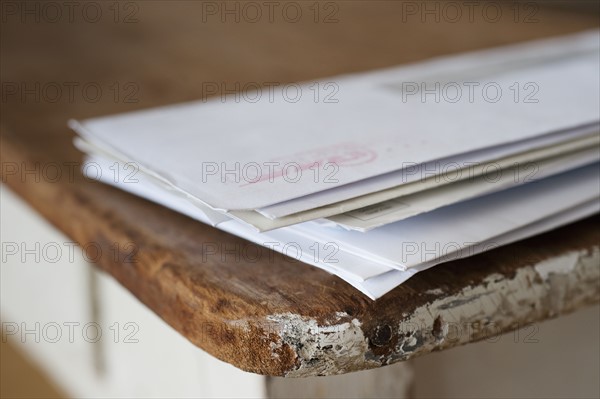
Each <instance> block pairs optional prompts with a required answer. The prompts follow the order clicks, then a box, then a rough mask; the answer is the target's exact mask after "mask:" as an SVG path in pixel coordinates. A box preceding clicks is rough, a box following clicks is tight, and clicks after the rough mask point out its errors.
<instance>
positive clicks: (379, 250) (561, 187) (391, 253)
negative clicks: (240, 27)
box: [286, 163, 600, 270]
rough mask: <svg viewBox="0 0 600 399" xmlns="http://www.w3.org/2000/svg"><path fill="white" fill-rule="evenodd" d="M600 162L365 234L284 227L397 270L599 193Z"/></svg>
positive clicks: (313, 225)
mask: <svg viewBox="0 0 600 399" xmlns="http://www.w3.org/2000/svg"><path fill="white" fill-rule="evenodd" d="M599 181H600V165H599V164H598V163H595V164H593V165H589V166H585V167H583V168H579V169H577V170H573V171H569V172H565V173H562V174H560V175H556V176H552V177H547V178H545V179H542V180H538V181H535V182H532V183H527V184H524V185H522V186H518V187H515V188H511V189H508V190H504V191H501V192H497V193H493V194H490V195H486V196H483V197H478V198H475V199H472V200H469V201H464V202H460V203H457V204H454V205H450V206H447V207H443V208H440V209H437V210H435V211H432V212H428V213H424V214H421V215H418V216H414V217H412V218H408V219H405V220H401V221H399V222H395V223H391V224H388V225H386V226H383V227H380V228H377V229H374V230H371V231H368V232H366V233H361V232H357V231H347V230H345V229H342V228H324V227H323V226H321V225H319V224H317V223H314V222H309V223H303V224H299V225H295V226H290V227H286V229H293V230H297V231H300V232H302V233H303V234H304V235H305V236H309V237H312V238H313V240H319V241H324V242H335V243H337V244H338V245H339V247H340V249H341V250H345V251H348V252H350V253H353V254H356V255H358V256H362V257H365V258H369V259H373V260H376V261H378V262H381V263H383V264H386V265H388V266H392V267H395V268H397V269H399V270H405V269H407V268H410V267H416V266H419V265H420V264H423V263H427V262H432V261H436V260H438V259H440V258H442V257H443V256H444V255H446V254H448V253H452V252H455V251H462V250H463V249H464V248H468V247H470V246H471V244H472V243H480V242H483V241H485V240H487V239H489V238H490V237H494V236H497V235H500V234H504V233H506V232H509V231H511V230H515V229H517V228H520V227H521V226H524V225H527V224H530V223H533V222H536V221H538V220H542V219H544V218H546V217H549V216H552V215H554V214H557V213H559V212H562V211H564V210H565V209H569V208H572V207H574V206H577V205H580V204H582V203H584V202H587V201H590V200H593V199H597V198H599V197H600V185H599V184H598V182H599Z"/></svg>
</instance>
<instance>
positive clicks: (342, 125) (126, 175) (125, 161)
mask: <svg viewBox="0 0 600 399" xmlns="http://www.w3.org/2000/svg"><path fill="white" fill-rule="evenodd" d="M599 59H600V53H599V32H598V31H593V32H584V33H582V34H577V35H572V36H567V37H560V38H554V39H549V40H543V41H536V42H529V43H524V44H519V45H515V46H511V47H505V48H499V49H490V50H485V51H479V52H475V53H468V54H462V55H458V56H452V57H446V58H438V59H433V60H428V61H427V62H422V63H418V64H412V65H407V66H402V67H395V68H390V69H385V70H379V71H375V72H367V73H359V74H353V75H345V76H339V77H335V78H330V79H323V80H320V81H316V82H308V83H306V84H272V85H269V86H268V87H260V88H259V87H258V86H256V87H254V90H253V91H251V92H250V91H247V92H243V93H234V94H228V95H226V96H213V97H210V98H203V99H202V100H199V101H197V102H192V103H185V104H177V105H172V106H166V107H161V108H155V109H150V110H144V111H139V112H132V113H127V114H121V115H116V116H108V117H100V118H95V119H89V120H84V121H79V122H78V121H72V122H71V126H72V128H73V129H74V130H76V131H77V133H78V137H77V139H76V140H75V144H76V145H77V147H78V148H79V149H81V150H82V151H83V152H85V153H86V154H87V159H88V162H90V163H91V162H93V163H94V165H95V166H96V167H94V168H90V167H84V173H86V174H87V175H89V177H92V178H93V177H96V178H99V179H101V180H102V181H103V182H105V183H107V184H112V185H116V186H117V187H119V188H121V189H123V190H126V191H129V192H131V193H133V194H135V195H138V196H141V197H144V198H146V199H149V200H151V201H154V202H157V203H159V204H161V205H163V206H165V207H168V208H171V209H174V210H176V211H178V212H181V213H183V214H185V215H187V216H189V217H191V218H194V219H197V220H198V221H200V222H203V223H207V224H210V225H212V226H214V227H216V228H219V229H222V230H224V231H227V232H229V233H231V234H235V235H237V236H240V237H243V238H244V239H247V240H250V241H253V242H255V243H258V244H260V245H265V246H268V247H270V248H272V249H273V250H275V251H280V252H282V253H284V254H286V255H288V256H291V257H295V258H297V259H299V260H301V261H303V262H305V263H308V264H311V265H313V266H315V267H319V268H322V269H324V270H326V271H328V272H330V273H333V274H335V275H337V276H339V277H341V278H342V279H344V280H346V281H347V282H348V283H350V284H351V285H353V286H354V287H356V288H357V289H358V290H360V291H361V292H363V293H364V294H366V295H367V296H369V297H371V298H373V299H376V298H378V297H381V296H382V295H384V294H385V293H386V292H388V291H390V290H391V289H393V288H394V287H396V286H398V285H400V284H402V283H403V282H404V281H406V280H407V279H408V278H410V277H411V276H412V275H414V274H415V273H417V272H419V271H422V270H425V269H427V268H430V267H433V266H435V265H437V264H440V263H442V262H446V261H448V260H453V259H457V258H462V257H466V256H471V255H474V254H477V253H480V252H482V251H486V250H489V249H491V248H495V247H498V246H500V245H505V244H508V243H510V242H513V241H516V240H521V239H524V238H526V237H529V236H532V235H536V234H540V233H542V232H544V231H547V230H550V229H554V228H556V227H558V226H561V225H564V224H567V223H570V222H573V221H575V220H578V219H581V218H585V217H587V216H589V215H592V214H594V213H596V212H598V210H599V206H600V205H599V199H598V198H599V194H600V193H599V190H600V189H599V177H600V176H599V158H600V154H599V137H600V133H599V132H600V101H599V97H600V95H599V93H600V82H599V76H600V73H599V71H600V67H599ZM98 166H100V167H101V168H102V170H103V171H104V173H98V171H97V167H98ZM115 167H117V168H115ZM115 172H119V173H117V175H118V176H119V178H115V176H116V175H115ZM200 244H201V243H199V245H200Z"/></svg>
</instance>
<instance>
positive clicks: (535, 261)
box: [0, 1, 600, 376]
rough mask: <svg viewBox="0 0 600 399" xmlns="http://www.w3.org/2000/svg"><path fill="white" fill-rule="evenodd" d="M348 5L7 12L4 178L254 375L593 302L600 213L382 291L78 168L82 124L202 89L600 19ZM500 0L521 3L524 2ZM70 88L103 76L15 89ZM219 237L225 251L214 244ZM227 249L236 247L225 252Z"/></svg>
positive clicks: (392, 350)
mask: <svg viewBox="0 0 600 399" xmlns="http://www.w3.org/2000/svg"><path fill="white" fill-rule="evenodd" d="M231 3H235V2H231ZM297 4H301V5H302V9H303V10H306V9H307V8H306V7H308V6H307V5H306V3H303V2H300V3H297ZM336 4H337V6H338V12H337V13H336V17H337V19H338V22H336V23H315V22H314V20H313V19H312V18H303V19H301V20H300V21H299V22H297V23H291V22H288V21H285V20H278V19H276V20H275V21H274V22H272V23H271V22H269V21H267V20H264V19H263V20H261V21H260V22H258V23H248V22H244V21H241V22H239V23H236V22H235V21H231V20H228V21H226V22H225V23H223V22H221V20H220V18H205V17H206V15H204V14H203V13H202V10H203V8H202V7H205V6H203V3H202V2H193V1H181V2H168V4H167V2H162V1H143V2H138V3H137V5H138V8H139V9H138V11H137V13H136V18H137V20H138V21H137V22H135V23H129V24H125V23H115V22H114V20H113V18H112V16H111V17H106V18H102V19H101V20H100V21H99V22H97V23H89V22H87V21H85V20H83V19H82V18H79V19H78V18H75V19H76V20H75V21H74V22H73V23H68V22H64V21H63V22H62V23H49V22H47V21H46V22H45V23H44V21H42V22H40V23H37V22H35V21H33V22H32V21H31V20H29V21H27V20H26V21H25V22H23V21H21V20H20V19H9V20H8V21H7V22H6V23H3V24H2V27H1V38H0V41H1V48H2V57H1V59H2V61H1V62H2V64H1V72H2V89H3V97H2V126H3V127H2V141H1V143H2V146H1V155H2V165H3V167H2V179H3V182H5V183H7V184H8V186H9V187H10V188H11V189H13V190H15V191H16V192H17V193H18V194H19V195H21V196H22V197H23V198H25V199H26V200H27V201H28V202H29V203H31V205H32V206H34V207H35V208H36V209H37V210H38V211H39V212H40V213H41V214H43V215H44V216H45V217H46V218H47V219H48V220H49V221H50V222H52V223H53V224H54V225H56V226H57V227H58V228H59V229H61V230H63V231H64V232H65V233H66V234H68V235H69V236H70V237H72V238H73V239H75V240H77V241H78V242H79V243H81V244H82V245H85V244H89V243H95V244H97V245H99V246H100V248H102V250H103V251H102V253H103V254H104V255H103V256H99V257H97V258H98V259H97V265H98V266H99V267H100V268H102V269H103V270H105V271H107V272H108V273H110V274H111V275H112V276H114V277H115V278H116V279H117V280H118V281H120V282H121V284H123V285H124V286H125V287H127V288H128V289H129V290H130V291H131V292H132V293H133V294H134V295H136V296H137V297H138V298H139V299H140V300H141V301H142V302H143V303H145V304H146V305H147V306H148V307H150V308H151V309H152V310H153V311H154V312H156V314H158V315H159V316H160V317H162V318H163V319H164V320H165V321H166V322H167V323H169V324H170V325H171V326H173V327H174V328H175V329H176V330H177V331H179V332H180V333H181V334H182V335H183V336H185V337H186V338H187V339H189V340H190V341H191V342H193V343H194V344H196V345H197V346H199V347H201V348H203V349H204V350H206V351H207V352H209V353H211V354H213V355H214V356H216V357H218V358H220V359H222V360H224V361H226V362H229V363H231V364H233V365H235V366H237V367H239V368H242V369H244V370H248V371H251V372H255V373H261V374H268V375H286V376H306V375H327V374H337V373H345V372H350V371H355V370H360V369H364V368H373V367H379V366H381V365H385V364H388V363H391V362H395V361H399V360H405V359H408V358H411V357H413V356H416V355H420V354H424V353H427V352H430V351H433V350H439V349H444V348H448V347H452V346H455V345H459V344H464V343H467V342H470V341H474V340H478V339H483V338H485V337H486V336H488V335H489V334H490V333H499V332H502V331H507V330H510V329H514V328H518V327H520V326H523V325H524V324H526V323H530V322H534V321H537V320H543V319H546V318H549V317H554V316H556V315H558V314H560V313H563V312H568V311H572V310H574V309H576V308H578V307H580V306H583V305H585V304H589V303H594V302H597V301H598V300H599V298H600V287H599V285H598V279H599V271H598V264H597V263H598V259H599V255H598V251H599V250H598V242H599V241H600V240H599V239H600V232H599V231H598V228H597V227H596V226H597V222H598V219H597V218H592V219H588V220H585V221H582V222H579V223H575V224H572V225H570V226H567V227H565V228H562V229H559V230H556V231H553V232H550V233H548V234H544V235H541V236H539V237H535V238H533V239H529V240H526V241H523V242H519V243H517V244H514V245H510V246H507V247H503V248H498V249H495V250H493V251H490V252H488V253H484V254H481V255H478V256H475V257H472V258H469V259H465V260H461V261H455V262H449V263H447V264H444V265H442V266H438V267H436V268H435V271H434V272H431V271H430V272H424V273H421V274H419V275H417V276H416V277H414V278H412V279H411V280H410V281H408V282H407V283H406V284H403V285H402V286H400V287H398V288H397V289H395V290H394V291H392V292H391V293H389V294H388V295H386V296H384V297H383V298H382V299H380V300H378V301H375V302H373V301H371V300H369V299H368V298H366V297H365V296H363V295H362V294H360V293H359V292H357V291H356V290H354V289H353V288H352V287H350V286H349V285H347V284H346V283H344V282H343V281H342V280H340V279H339V278H337V277H334V276H331V275H329V274H327V273H325V272H323V271H320V270H318V269H316V268H313V267H310V266H308V265H305V264H302V263H300V262H297V261H294V260H292V259H289V258H285V257H283V256H282V255H279V254H275V253H273V252H271V251H269V250H267V249H265V248H261V247H257V246H255V245H253V244H251V243H248V242H246V241H244V240H242V239H240V238H237V237H234V236H231V235H228V234H226V233H223V232H221V231H219V230H216V229H213V228H211V227H209V226H205V225H202V224H200V223H198V222H195V221H193V220H191V219H188V218H186V217H184V216H182V215H179V214H177V213H174V212H172V211H170V210H168V209H165V208H162V207H160V206H157V205H155V204H152V203H149V202H147V201H144V200H142V199H139V198H136V197H133V196H131V195H128V194H126V193H124V192H121V191H119V190H115V189H113V188H110V187H107V186H104V185H101V184H98V183H96V182H92V181H90V180H88V179H84V178H83V177H82V176H81V175H80V173H79V172H78V168H77V167H78V166H80V163H81V155H80V154H79V153H78V152H77V151H76V150H75V149H74V148H73V146H72V145H71V140H72V138H73V133H72V132H70V131H69V130H68V129H67V127H66V121H67V120H68V119H69V118H77V119H83V118H87V117H92V116H100V115H107V114H112V113H117V112H126V111H131V110H135V109H142V108H147V107H151V106H158V105H164V104H171V103H175V102H181V101H187V100H193V99H197V98H200V97H202V95H203V91H202V89H203V83H206V82H217V83H219V84H220V83H225V84H226V85H228V86H227V87H234V86H235V83H236V82H239V83H241V85H242V86H243V85H244V84H245V83H248V82H257V83H259V84H264V83H265V82H281V83H285V82H294V81H303V80H311V79H316V78H323V77H327V76H332V75H336V74H341V73H349V72H358V71H363V70H369V69H373V68H379V67H386V66H392V65H396V64H401V63H407V62H414V61H418V60H421V59H425V58H429V57H433V56H438V55H443V54H449V53H454V52H459V51H467V50H474V49H479V48H485V47H489V46H495V45H501V44H507V43H512V42H517V41H523V40H528V39H534V38H539V37H546V36H551V35H559V34H563V33H568V32H574V31H579V30H583V29H587V28H595V27H597V26H598V19H597V16H596V15H594V14H590V13H587V14H581V13H576V12H571V11H566V10H561V9H555V8H552V7H544V6H542V7H540V9H539V10H538V12H537V13H536V19H537V20H538V22H536V23H515V21H514V19H513V18H512V17H506V18H501V19H500V21H498V22H497V23H490V22H488V21H486V20H484V19H483V18H476V19H475V21H474V22H470V21H468V20H466V19H463V20H461V21H460V22H457V23H449V22H447V21H446V22H444V21H442V22H440V23H435V22H433V23H432V22H431V21H429V22H427V23H423V22H422V21H421V19H420V18H416V19H415V18H408V19H406V20H405V18H404V17H403V14H402V10H403V9H402V2H392V1H374V2H361V1H344V2H338V3H336ZM498 4H502V7H503V10H504V12H505V13H510V12H511V3H498ZM105 12H106V13H108V12H109V11H108V10H105ZM306 12H308V11H306ZM107 15H109V16H110V14H107ZM204 19H207V21H206V22H203V21H204ZM65 82H75V83H76V84H77V87H83V86H85V85H86V84H90V83H93V84H94V85H96V86H99V87H101V88H102V89H103V95H101V96H100V98H99V100H98V101H96V102H93V101H90V100H89V99H86V98H85V97H84V96H83V95H82V94H81V93H80V92H79V91H75V95H74V98H73V99H72V101H71V99H70V98H68V96H66V95H63V96H62V97H61V98H60V99H58V100H57V101H55V102H52V101H49V96H47V95H41V96H40V98H39V101H38V99H37V98H36V95H35V94H25V95H19V94H16V95H15V94H10V93H11V92H10V90H11V89H12V88H14V87H15V85H16V86H17V87H19V88H20V87H22V85H25V86H24V87H25V88H31V87H35V84H36V83H38V84H40V87H44V85H46V87H49V86H48V84H49V83H58V84H59V85H61V86H63V87H64V86H65ZM115 83H117V84H118V86H119V89H118V90H117V93H118V94H119V97H118V98H115V96H114V90H113V89H111V87H113V88H114V87H115V86H114V85H115ZM128 83H132V84H133V85H134V87H136V88H139V91H138V92H137V93H136V94H135V95H134V96H133V97H132V98H133V99H135V100H138V101H137V102H124V95H126V94H131V93H129V92H128V91H125V90H124V87H125V85H126V84H128ZM7 90H8V92H7ZM46 94H48V93H46ZM167 134H168V133H167ZM49 165H58V166H59V167H61V168H62V170H63V174H62V178H60V179H52V178H49V177H48V173H49V172H48V170H49V167H50V166H49ZM14 168H16V169H14ZM26 170H38V171H39V172H38V174H37V175H36V173H29V174H27V173H23V172H24V171H26ZM44 170H45V171H46V172H44ZM71 170H75V173H74V175H73V178H71V176H70V175H69V172H70V171H71ZM37 177H39V178H37ZM482 223H485V221H484V220H482ZM214 245H216V246H217V247H218V248H219V250H218V251H217V254H211V253H209V252H208V251H207V250H206V249H207V248H208V246H211V248H214ZM114 248H118V251H117V253H116V256H114V255H115V250H114ZM231 248H234V252H235V253H237V254H240V256H239V257H238V258H236V257H235V256H233V258H232V255H231V254H229V255H227V254H228V251H227V250H228V249H231ZM244 251H246V252H244ZM243 253H252V254H253V255H252V257H256V256H259V257H260V261H256V262H253V261H252V260H251V259H249V257H248V256H243V255H242V254H243ZM566 253H571V254H576V260H575V262H574V264H573V269H572V270H573V272H572V273H568V274H564V275H562V274H561V275H558V277H557V275H550V276H545V277H544V276H542V275H541V274H540V273H538V270H537V269H536V268H535V266H536V265H538V266H539V265H540V264H542V265H543V262H545V261H547V260H548V259H553V258H557V257H559V256H561V255H564V254H566ZM108 254H110V255H108ZM33 278H34V277H33ZM457 326H459V328H458V330H457ZM460 326H465V327H464V328H463V327H460ZM453 331H459V333H457V334H456V336H455V337H451V336H449V334H452V332H453ZM467 331H468V333H467ZM451 338H452V339H451Z"/></svg>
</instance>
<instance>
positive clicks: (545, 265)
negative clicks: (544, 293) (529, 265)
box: [534, 252, 579, 280]
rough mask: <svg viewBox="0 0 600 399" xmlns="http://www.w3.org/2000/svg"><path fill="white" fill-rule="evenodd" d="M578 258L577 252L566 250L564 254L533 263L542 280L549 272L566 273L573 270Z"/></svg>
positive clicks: (546, 277)
mask: <svg viewBox="0 0 600 399" xmlns="http://www.w3.org/2000/svg"><path fill="white" fill-rule="evenodd" d="M578 260H579V253H578V252H568V253H566V254H564V255H561V256H557V257H555V258H550V259H547V260H545V261H542V262H540V263H538V264H537V265H535V266H534V267H535V270H536V271H537V272H538V274H539V275H540V277H541V278H542V279H543V280H547V279H548V276H549V275H550V274H551V273H554V274H566V273H570V272H571V271H573V269H574V268H575V266H576V265H577V261H578Z"/></svg>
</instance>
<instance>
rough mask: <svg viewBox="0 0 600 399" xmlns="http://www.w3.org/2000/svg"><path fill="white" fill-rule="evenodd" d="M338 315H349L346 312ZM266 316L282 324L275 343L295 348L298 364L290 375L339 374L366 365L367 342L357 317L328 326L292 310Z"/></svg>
mask: <svg viewBox="0 0 600 399" xmlns="http://www.w3.org/2000/svg"><path fill="white" fill-rule="evenodd" d="M336 317H337V318H338V320H342V319H345V320H349V319H350V317H349V316H348V314H346V313H343V312H338V313H337V314H336ZM267 320H268V321H269V322H274V323H276V324H277V325H279V326H281V331H280V337H281V342H279V343H277V344H276V345H279V347H281V346H282V345H284V344H287V345H290V346H291V347H292V348H295V349H296V354H297V356H298V360H299V362H298V363H299V367H298V368H297V369H296V370H292V371H290V372H289V373H288V374H287V375H286V376H287V377H306V376H310V375H328V374H338V373H341V372H346V371H348V370H351V369H352V368H356V369H360V368H364V364H365V353H367V352H368V344H367V340H366V338H365V336H364V334H363V331H362V329H361V323H360V322H359V321H358V319H356V318H354V319H351V320H349V321H344V322H341V323H339V324H331V325H326V326H322V325H319V324H318V323H317V321H316V320H315V319H310V318H306V317H302V316H299V315H295V314H292V313H284V314H275V315H271V316H268V317H267Z"/></svg>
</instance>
